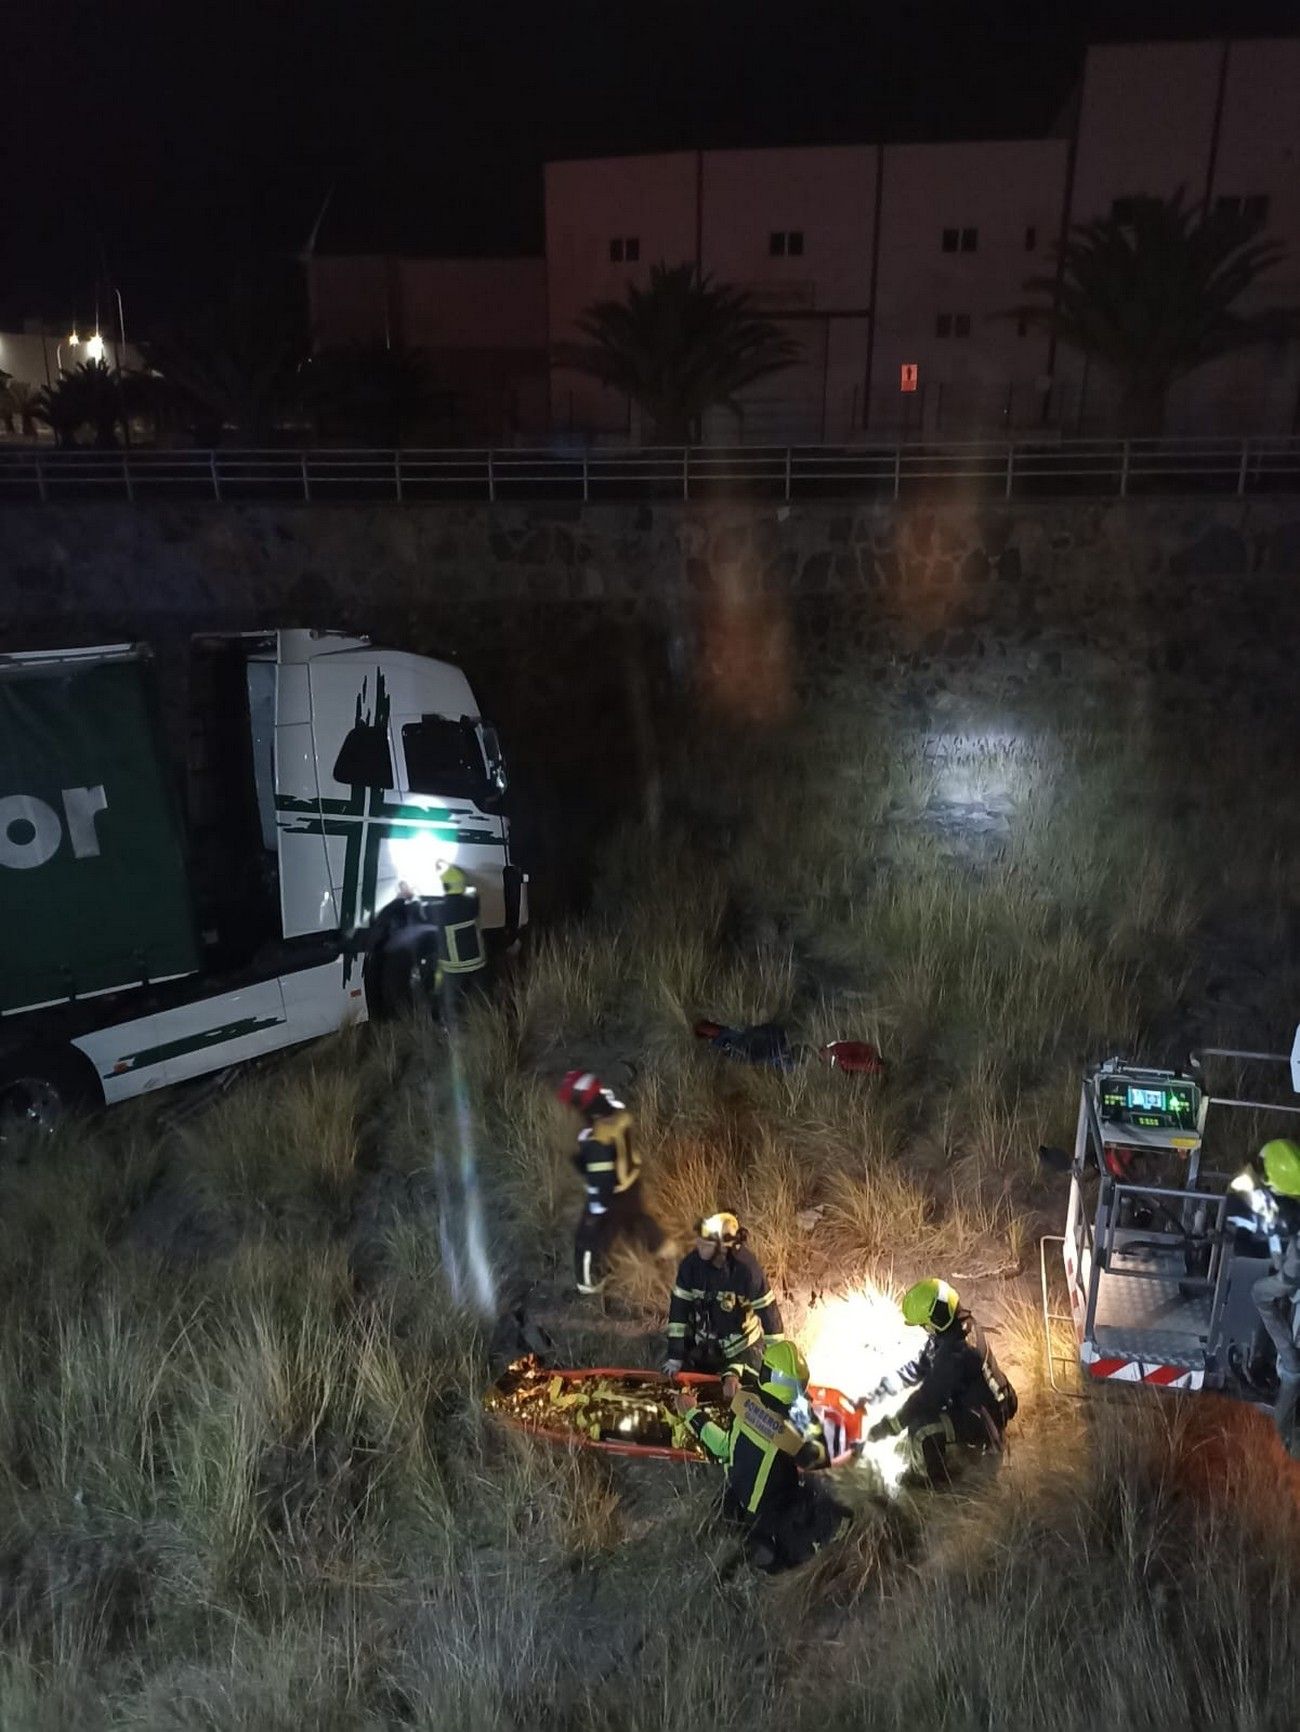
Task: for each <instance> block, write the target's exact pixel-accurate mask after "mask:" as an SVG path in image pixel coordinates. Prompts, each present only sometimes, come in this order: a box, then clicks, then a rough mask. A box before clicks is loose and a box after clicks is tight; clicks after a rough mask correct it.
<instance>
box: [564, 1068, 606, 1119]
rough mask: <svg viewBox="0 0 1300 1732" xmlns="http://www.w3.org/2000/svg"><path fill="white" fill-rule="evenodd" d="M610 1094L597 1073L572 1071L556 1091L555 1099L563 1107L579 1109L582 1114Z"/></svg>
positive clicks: (566, 1075)
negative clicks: (602, 1097)
mask: <svg viewBox="0 0 1300 1732" xmlns="http://www.w3.org/2000/svg"><path fill="white" fill-rule="evenodd" d="M608 1093H609V1090H608V1089H607V1088H606V1087H605V1085H604V1083H603V1082H601V1080H600V1078H599V1077H598V1076H597V1075H596V1073H595V1071H590V1070H571V1071H567V1072H566V1073H565V1077H564V1081H563V1082H562V1083H561V1084H560V1086H559V1088H557V1089H556V1091H555V1098H556V1100H557V1101H559V1102H561V1104H562V1105H564V1106H566V1107H577V1109H578V1111H579V1112H580V1113H585V1112H588V1111H589V1110H590V1109H591V1107H593V1106H594V1105H595V1103H596V1102H597V1101H598V1100H599V1099H600V1098H601V1096H602V1095H607V1094H608Z"/></svg>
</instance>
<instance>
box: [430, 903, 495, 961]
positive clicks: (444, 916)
mask: <svg viewBox="0 0 1300 1732" xmlns="http://www.w3.org/2000/svg"><path fill="white" fill-rule="evenodd" d="M434 905H435V907H436V908H437V911H438V913H437V920H438V966H439V968H441V970H442V972H443V973H444V974H476V973H477V972H478V970H479V969H480V968H484V967H486V965H487V954H486V952H485V951H484V949H483V933H482V929H481V928H480V926H479V923H478V897H477V895H476V894H475V893H474V892H473V891H472V890H457V891H454V892H453V893H452V894H451V895H447V896H440V897H438V898H437V900H436V903H435V904H434Z"/></svg>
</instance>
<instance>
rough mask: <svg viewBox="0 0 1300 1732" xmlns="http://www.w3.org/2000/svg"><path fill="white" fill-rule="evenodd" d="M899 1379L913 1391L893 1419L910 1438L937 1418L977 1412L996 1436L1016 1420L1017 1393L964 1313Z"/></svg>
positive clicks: (932, 1338)
mask: <svg viewBox="0 0 1300 1732" xmlns="http://www.w3.org/2000/svg"><path fill="white" fill-rule="evenodd" d="M900 1375H901V1377H902V1380H903V1382H904V1383H905V1384H910V1385H912V1386H913V1388H912V1393H911V1395H909V1396H908V1398H907V1400H906V1401H905V1402H904V1403H903V1405H902V1406H901V1407H900V1408H899V1410H898V1412H897V1414H896V1415H895V1416H894V1417H895V1419H896V1420H897V1422H898V1426H899V1429H900V1430H904V1429H905V1430H907V1431H911V1432H915V1431H917V1430H918V1428H919V1427H921V1426H923V1425H928V1424H930V1423H931V1422H932V1421H934V1420H936V1419H937V1418H938V1417H939V1415H940V1414H941V1413H955V1412H967V1413H973V1412H980V1413H984V1414H987V1416H988V1418H989V1420H990V1421H991V1423H992V1424H993V1426H994V1428H995V1430H996V1431H997V1433H998V1435H999V1436H1001V1434H1002V1432H1003V1430H1004V1429H1005V1427H1006V1425H1007V1423H1008V1421H1009V1420H1011V1419H1013V1418H1014V1417H1015V1412H1016V1405H1017V1403H1016V1392H1015V1390H1014V1389H1013V1388H1012V1387H1011V1384H1010V1383H1009V1382H1008V1381H1007V1379H1006V1377H1005V1376H1004V1375H1003V1373H1002V1368H1001V1367H1000V1366H999V1364H998V1362H997V1360H996V1359H995V1358H994V1357H993V1349H992V1348H991V1347H990V1346H989V1344H988V1342H987V1341H986V1340H985V1337H984V1331H983V1330H982V1329H981V1328H980V1326H979V1324H978V1323H977V1322H976V1321H975V1319H974V1318H973V1317H972V1316H971V1314H970V1312H969V1311H967V1310H965V1309H962V1310H959V1311H958V1313H957V1315H956V1316H955V1317H954V1318H953V1320H952V1322H951V1323H950V1324H949V1325H948V1327H947V1328H946V1329H943V1330H939V1331H937V1332H936V1333H935V1334H933V1335H931V1336H929V1337H928V1339H927V1340H926V1343H925V1346H924V1347H923V1348H922V1349H921V1352H920V1353H919V1355H918V1356H917V1357H916V1358H915V1359H914V1360H913V1361H912V1362H911V1364H910V1365H905V1366H904V1367H903V1369H902V1372H901V1373H900Z"/></svg>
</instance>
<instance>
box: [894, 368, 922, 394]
mask: <svg viewBox="0 0 1300 1732" xmlns="http://www.w3.org/2000/svg"><path fill="white" fill-rule="evenodd" d="M919 371H920V369H919V367H918V366H917V364H916V362H915V361H904V362H903V364H902V366H901V367H900V368H899V369H898V388H899V390H900V391H915V389H916V375H917V373H918V372H919Z"/></svg>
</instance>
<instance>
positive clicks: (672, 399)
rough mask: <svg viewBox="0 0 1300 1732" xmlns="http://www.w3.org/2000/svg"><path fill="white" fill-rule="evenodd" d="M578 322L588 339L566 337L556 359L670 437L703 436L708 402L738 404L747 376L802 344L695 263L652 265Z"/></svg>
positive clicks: (757, 375) (668, 440)
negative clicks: (646, 279)
mask: <svg viewBox="0 0 1300 1732" xmlns="http://www.w3.org/2000/svg"><path fill="white" fill-rule="evenodd" d="M578 328H579V330H580V331H581V332H582V335H583V336H584V338H586V341H585V342H583V343H574V344H565V345H563V346H561V347H560V348H559V349H557V351H556V357H555V358H556V360H557V361H558V362H559V364H560V365H561V366H566V367H572V368H574V369H575V370H576V371H577V372H580V373H586V374H588V375H589V376H590V377H591V378H593V379H599V380H600V382H601V384H602V385H609V386H611V387H612V388H613V389H614V390H616V391H621V392H623V394H624V395H625V396H627V397H630V398H631V399H632V401H633V402H635V403H637V404H639V405H640V407H641V409H642V411H643V412H644V414H645V415H646V417H647V418H648V420H649V422H650V425H651V428H652V435H653V438H654V439H655V440H656V441H657V442H659V443H661V444H665V445H684V444H687V443H688V442H689V441H690V440H692V439H696V438H698V437H699V433H700V425H701V422H702V421H703V418H704V415H705V412H706V411H707V410H709V409H713V408H717V407H721V408H725V409H731V410H733V411H736V412H738V411H739V404H738V402H737V397H738V395H739V393H740V392H741V391H743V390H744V389H745V387H746V386H747V385H752V384H754V383H756V381H757V380H759V379H766V378H767V377H769V375H771V374H772V373H777V372H780V371H781V369H782V368H784V367H788V366H790V365H791V363H792V362H794V361H795V360H796V359H797V358H798V356H799V353H800V349H799V344H798V343H796V342H795V341H794V340H793V339H792V338H790V337H788V336H786V335H785V334H784V333H783V332H782V331H781V330H780V329H779V327H778V326H776V325H775V324H773V322H772V321H771V320H770V319H767V318H765V317H764V316H763V315H762V313H760V312H759V311H758V310H757V309H756V307H755V305H754V302H753V299H752V298H751V296H750V295H748V294H747V293H746V292H745V291H744V290H743V289H733V288H729V287H727V286H726V285H725V284H721V283H714V282H712V281H710V279H709V278H708V277H707V276H701V275H700V273H699V272H698V271H697V270H696V268H695V266H694V265H676V266H671V267H670V266H667V265H656V266H654V267H653V268H652V269H651V272H650V286H649V287H648V288H646V289H639V288H636V287H634V286H633V287H629V289H628V291H627V299H626V300H623V301H597V302H595V303H594V304H593V305H592V306H590V307H588V308H587V310H586V312H585V313H583V315H582V317H581V318H580V319H579V320H578Z"/></svg>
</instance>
